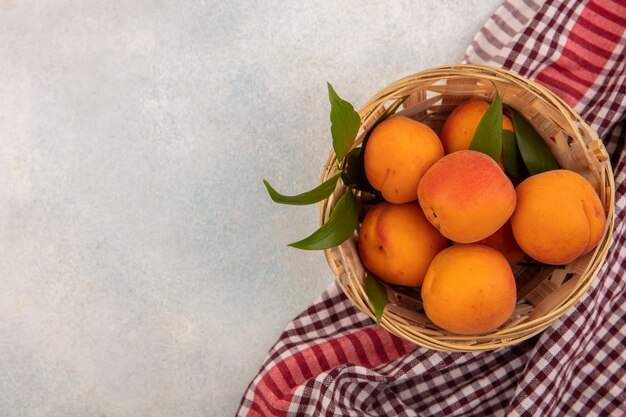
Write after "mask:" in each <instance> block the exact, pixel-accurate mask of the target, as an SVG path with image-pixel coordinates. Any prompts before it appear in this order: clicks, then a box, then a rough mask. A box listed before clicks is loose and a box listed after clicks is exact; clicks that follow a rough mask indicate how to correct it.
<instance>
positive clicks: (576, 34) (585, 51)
mask: <svg viewBox="0 0 626 417" xmlns="http://www.w3.org/2000/svg"><path fill="white" fill-rule="evenodd" d="M612 6H615V7H617V6H619V4H618V3H616V2H614V1H612V0H606V1H605V2H604V3H603V5H602V4H600V3H599V0H592V1H590V2H589V3H588V4H587V5H586V6H585V8H584V9H583V10H582V12H581V13H580V15H579V16H578V19H576V22H575V23H574V26H573V27H572V30H571V31H570V34H569V35H568V38H567V41H566V43H565V46H564V48H563V51H562V52H561V55H560V56H559V58H558V59H556V60H555V61H554V62H553V63H551V64H550V65H548V66H546V67H545V68H543V69H542V70H541V72H539V73H538V74H537V77H536V79H537V81H539V82H540V83H542V84H545V85H547V86H548V87H550V88H551V89H553V90H554V91H555V92H556V93H557V94H559V95H560V96H561V97H562V98H563V99H564V100H565V101H566V102H567V103H568V104H569V105H570V106H572V107H573V106H575V105H576V103H578V102H579V101H580V99H581V98H582V97H583V96H584V95H585V93H586V92H587V90H588V89H589V87H591V86H592V85H593V82H594V81H595V79H596V78H597V77H598V75H599V73H600V71H601V70H602V68H604V66H605V65H606V63H607V62H608V60H609V58H610V56H611V52H612V51H613V50H614V49H615V47H616V45H617V42H619V39H620V37H621V34H622V33H623V32H624V27H620V26H619V25H617V24H614V23H612V22H611V21H610V19H609V17H606V16H608V14H607V13H604V12H605V11H606V9H607V8H613V7H612ZM603 14H604V15H605V16H603ZM609 51H611V52H609ZM587 63H589V64H590V65H586V64H587ZM591 63H593V64H591ZM590 70H591V71H590ZM569 74H576V77H575V79H574V80H575V81H576V83H575V84H578V85H575V84H574V83H572V81H573V80H572V77H569Z"/></svg>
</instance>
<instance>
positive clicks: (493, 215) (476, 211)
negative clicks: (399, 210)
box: [417, 150, 516, 243]
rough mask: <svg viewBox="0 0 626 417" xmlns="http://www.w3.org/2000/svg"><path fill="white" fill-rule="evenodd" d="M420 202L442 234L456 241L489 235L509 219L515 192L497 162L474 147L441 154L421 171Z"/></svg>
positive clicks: (474, 239)
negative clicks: (425, 170)
mask: <svg viewBox="0 0 626 417" xmlns="http://www.w3.org/2000/svg"><path fill="white" fill-rule="evenodd" d="M417 194H418V197H419V203H420V205H421V206H422V209H423V210H424V214H425V215H426V217H427V218H428V220H429V221H430V222H431V223H432V224H433V225H434V226H435V227H437V229H439V231H440V232H441V234H443V235H444V236H446V237H447V238H449V239H450V240H453V241H455V242H459V243H471V242H476V241H479V240H481V239H484V238H486V237H487V236H490V235H491V234H493V233H494V232H496V231H497V230H498V229H499V228H500V227H502V225H504V223H506V221H507V220H508V219H509V217H510V216H511V214H512V213H513V210H514V209H515V202H516V195H515V188H513V184H512V183H511V180H509V179H508V177H507V176H506V175H505V174H504V172H502V170H501V169H500V167H499V166H498V164H497V163H496V162H495V161H494V160H493V159H491V158H490V157H488V156H487V155H485V154H483V153H480V152H476V151H469V150H464V151H458V152H454V153H451V154H450V155H446V156H444V157H443V158H442V159H440V160H439V161H437V162H436V163H435V164H433V166H432V167H431V168H430V169H429V170H428V171H427V172H426V174H424V176H423V177H422V181H420V184H419V188H418V192H417Z"/></svg>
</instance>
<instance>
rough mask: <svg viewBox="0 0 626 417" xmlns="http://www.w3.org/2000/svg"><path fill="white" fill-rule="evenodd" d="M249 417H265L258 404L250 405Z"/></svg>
mask: <svg viewBox="0 0 626 417" xmlns="http://www.w3.org/2000/svg"><path fill="white" fill-rule="evenodd" d="M247 416H248V417H263V410H261V407H260V406H259V405H258V404H257V403H252V404H250V410H249V411H248V414H247Z"/></svg>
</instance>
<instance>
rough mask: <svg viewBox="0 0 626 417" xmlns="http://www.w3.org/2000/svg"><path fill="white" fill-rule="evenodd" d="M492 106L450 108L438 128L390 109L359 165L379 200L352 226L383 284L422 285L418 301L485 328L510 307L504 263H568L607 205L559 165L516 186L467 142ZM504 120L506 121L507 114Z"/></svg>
mask: <svg viewBox="0 0 626 417" xmlns="http://www.w3.org/2000/svg"><path fill="white" fill-rule="evenodd" d="M488 107H489V104H488V103H487V102H484V101H481V100H470V101H467V102H464V103H462V104H460V105H459V106H457V107H456V108H455V110H454V111H453V112H452V113H451V114H450V116H449V117H448V119H447V120H446V122H445V124H444V126H443V127H442V129H441V131H440V135H437V134H436V133H435V132H434V131H433V130H432V129H431V128H430V127H428V126H427V125H425V124H423V123H420V122H417V121H415V120H413V119H410V118H407V117H403V116H394V117H391V118H389V119H387V120H385V121H383V122H381V123H380V124H379V125H378V126H376V128H375V129H374V130H373V132H372V133H371V135H370V137H369V140H368V142H367V146H366V148H365V156H364V161H365V173H366V175H367V178H368V180H369V182H370V184H371V185H372V186H373V187H374V188H375V189H376V190H378V191H380V193H381V195H382V196H383V198H384V200H385V201H384V202H381V203H379V204H377V205H376V206H374V207H373V208H372V209H370V210H369V211H368V212H367V214H366V216H365V218H364V220H363V223H362V225H361V229H360V231H359V242H358V243H359V256H360V258H361V261H362V263H363V265H364V267H365V268H366V269H367V270H368V271H370V272H371V273H372V274H374V275H375V276H376V277H378V278H379V279H380V280H382V281H385V282H387V283H390V284H395V285H402V286H411V287H418V286H420V287H421V296H422V301H423V306H424V311H425V313H426V315H427V316H428V318H429V319H430V320H431V321H432V322H433V323H435V324H436V325H438V326H439V327H441V328H443V329H445V330H448V331H449V332H452V333H456V334H461V335H476V334H484V333H488V332H491V331H493V330H495V329H497V328H498V327H500V326H502V325H503V324H504V323H505V322H506V321H507V320H508V319H509V318H510V317H511V315H512V313H513V310H514V308H515V305H516V303H517V299H516V286H515V279H514V276H513V272H512V269H511V267H512V266H513V265H515V264H516V263H517V262H519V261H521V260H522V259H523V258H525V257H526V256H529V257H530V258H532V259H534V260H536V261H538V262H541V263H544V264H553V265H562V264H567V263H569V262H571V261H573V260H574V259H576V258H578V257H579V256H581V255H584V254H585V253H588V252H589V251H591V250H592V249H593V248H594V247H595V246H596V245H597V244H598V242H599V241H600V239H601V238H602V235H603V233H604V228H605V224H606V215H605V212H604V209H603V206H602V203H601V201H600V199H599V197H598V195H597V194H596V192H595V190H594V189H593V187H592V186H591V184H590V183H589V182H588V181H587V180H586V179H585V178H584V177H582V176H581V175H579V174H577V173H575V172H573V171H569V170H565V169H559V170H554V171H547V172H543V173H540V174H537V175H533V176H530V177H528V178H526V179H525V180H523V181H521V182H520V183H519V184H517V186H514V185H513V183H512V181H511V179H509V177H508V176H507V175H506V173H505V171H504V169H503V167H502V163H501V162H500V163H498V162H496V161H494V160H493V159H492V158H491V157H489V156H487V155H485V154H483V153H480V152H476V151H472V150H469V147H470V143H471V141H472V138H473V136H474V132H475V131H476V128H477V126H478V124H479V122H480V120H481V118H482V116H483V115H484V113H485V112H486V111H487V108H488ZM502 121H503V122H502V128H503V129H507V130H511V131H512V130H513V125H512V123H511V120H510V119H509V118H508V117H507V116H506V115H503V118H502Z"/></svg>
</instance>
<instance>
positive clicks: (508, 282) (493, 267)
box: [422, 244, 516, 335]
mask: <svg viewBox="0 0 626 417" xmlns="http://www.w3.org/2000/svg"><path fill="white" fill-rule="evenodd" d="M422 300H423V302H424V311H425V312H426V315H427V316H428V318H429V319H430V320H431V321H432V322H433V323H435V324H436V325H437V326H439V327H441V328H442V329H445V330H448V331H449V332H452V333H457V334H462V335H471V334H481V333H487V332H490V331H492V330H495V329H496V328H497V327H499V326H501V325H502V324H504V323H505V322H506V321H507V320H508V319H509V318H510V317H511V314H512V313H513V310H514V308H515V303H516V289H515V278H514V277H513V272H512V271H511V267H510V266H509V263H508V262H507V260H506V258H505V257H504V256H503V255H502V254H501V253H500V252H498V251H497V250H495V249H492V248H490V247H488V246H484V245H478V244H469V245H455V246H451V247H449V248H447V249H445V250H443V251H441V252H440V253H439V254H438V255H437V256H435V259H433V262H432V263H431V264H430V267H429V268H428V272H426V278H425V279H424V284H423V286H422Z"/></svg>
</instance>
